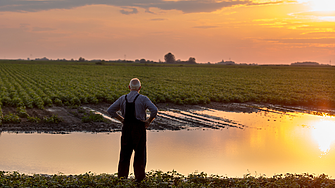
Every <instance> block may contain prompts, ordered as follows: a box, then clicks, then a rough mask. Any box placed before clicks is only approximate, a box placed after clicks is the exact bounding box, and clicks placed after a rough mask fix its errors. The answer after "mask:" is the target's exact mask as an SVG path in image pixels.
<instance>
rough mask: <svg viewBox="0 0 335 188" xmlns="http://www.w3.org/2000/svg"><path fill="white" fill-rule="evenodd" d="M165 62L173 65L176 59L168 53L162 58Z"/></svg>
mask: <svg viewBox="0 0 335 188" xmlns="http://www.w3.org/2000/svg"><path fill="white" fill-rule="evenodd" d="M164 59H165V62H166V63H175V62H176V58H175V57H174V55H173V54H172V53H171V52H169V53H167V54H166V55H165V56H164Z"/></svg>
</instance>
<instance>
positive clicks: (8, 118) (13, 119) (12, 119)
mask: <svg viewBox="0 0 335 188" xmlns="http://www.w3.org/2000/svg"><path fill="white" fill-rule="evenodd" d="M20 122H21V119H20V117H19V116H18V115H16V114H12V113H9V114H6V115H4V116H3V117H2V123H20Z"/></svg>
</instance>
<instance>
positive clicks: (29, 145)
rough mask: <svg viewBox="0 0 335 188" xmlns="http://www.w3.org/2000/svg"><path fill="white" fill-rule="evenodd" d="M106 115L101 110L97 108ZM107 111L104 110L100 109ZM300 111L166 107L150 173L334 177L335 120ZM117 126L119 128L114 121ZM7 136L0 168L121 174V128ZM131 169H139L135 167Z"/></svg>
mask: <svg viewBox="0 0 335 188" xmlns="http://www.w3.org/2000/svg"><path fill="white" fill-rule="evenodd" d="M95 110H96V111H97V112H99V109H95ZM100 112H101V113H103V114H104V112H103V111H100ZM302 112H303V110H301V109H279V108H271V109H269V108H265V107H257V108H256V107H250V106H243V105H242V106H241V105H240V106H239V109H238V110H236V108H234V110H220V109H213V108H209V107H197V108H193V109H186V108H184V109H178V108H175V107H173V108H172V107H170V108H166V109H164V110H161V111H160V112H159V115H158V117H157V119H156V120H155V123H154V124H153V126H152V127H151V130H148V138H147V140H148V147H147V150H148V164H147V171H150V170H157V169H160V170H163V171H169V170H173V169H174V170H177V171H178V172H179V173H182V174H189V173H193V172H196V171H197V172H202V171H204V172H206V173H208V174H220V175H227V176H230V177H242V176H243V175H244V174H248V173H250V174H252V175H256V174H259V175H260V174H265V175H267V176H272V175H274V174H281V173H305V172H308V173H315V174H321V173H326V174H328V175H330V176H332V177H334V176H335V169H334V168H333V166H334V165H335V145H334V144H335V143H334V141H335V137H334V136H333V135H335V118H334V116H331V115H327V114H325V113H324V114H322V113H318V114H317V113H313V112H308V113H302ZM114 124H115V127H120V124H119V123H118V122H116V121H115V122H114ZM117 130H118V128H116V129H115V130H113V132H109V133H108V132H105V133H84V132H71V133H70V134H50V133H32V134H24V133H18V134H17V133H15V132H2V133H1V135H0V150H1V151H2V152H1V153H2V155H1V156H0V170H5V171H14V170H15V171H19V172H23V173H45V174H55V173H59V172H61V173H64V174H80V173H85V172H88V171H91V172H95V173H115V172H116V171H117V162H118V157H119V156H118V155H119V149H120V147H119V145H120V143H119V140H120V135H121V134H120V132H119V131H117ZM131 170H132V169H131Z"/></svg>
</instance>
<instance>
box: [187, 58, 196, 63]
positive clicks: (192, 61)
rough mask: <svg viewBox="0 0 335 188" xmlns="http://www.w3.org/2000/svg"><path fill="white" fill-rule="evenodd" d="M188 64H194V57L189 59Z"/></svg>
mask: <svg viewBox="0 0 335 188" xmlns="http://www.w3.org/2000/svg"><path fill="white" fill-rule="evenodd" d="M188 62H189V63H196V62H195V58H194V57H190V58H189V59H188Z"/></svg>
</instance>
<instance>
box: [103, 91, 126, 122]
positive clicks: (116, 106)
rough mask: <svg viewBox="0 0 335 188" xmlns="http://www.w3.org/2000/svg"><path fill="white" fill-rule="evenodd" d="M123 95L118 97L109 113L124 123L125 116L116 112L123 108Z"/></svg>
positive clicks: (108, 110)
mask: <svg viewBox="0 0 335 188" xmlns="http://www.w3.org/2000/svg"><path fill="white" fill-rule="evenodd" d="M121 98H122V97H120V98H118V99H117V100H116V101H115V102H114V103H113V104H112V105H111V106H110V107H109V108H108V109H107V112H108V113H109V115H111V117H112V118H115V119H117V120H119V121H120V122H121V123H123V121H124V118H123V117H122V116H120V115H119V114H118V113H116V112H117V111H119V110H120V109H121V103H122V99H121Z"/></svg>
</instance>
